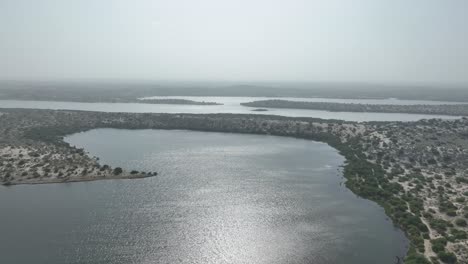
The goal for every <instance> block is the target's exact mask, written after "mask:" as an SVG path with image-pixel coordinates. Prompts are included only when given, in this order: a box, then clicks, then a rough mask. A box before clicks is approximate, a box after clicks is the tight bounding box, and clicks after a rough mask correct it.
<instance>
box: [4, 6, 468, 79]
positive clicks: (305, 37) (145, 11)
mask: <svg viewBox="0 0 468 264" xmlns="http://www.w3.org/2000/svg"><path fill="white" fill-rule="evenodd" d="M67 79H73V80H76V79H85V80H96V79H98V80H101V79H102V80H175V81H178V80H183V81H187V80H215V81H223V80H226V81H301V82H303V81H306V82H307V81H325V82H327V81H330V82H348V81H349V82H371V83H372V82H378V83H450V84H468V1H466V0H411V1H408V0H392V1H389V0H353V1H350V0H321V1H319V0H282V1H278V0H231V1H227V0H196V1H195V0H185V1H184V0H167V1H162V0H80V1H76V0H41V1H38V0H29V1H27V0H0V80H67Z"/></svg>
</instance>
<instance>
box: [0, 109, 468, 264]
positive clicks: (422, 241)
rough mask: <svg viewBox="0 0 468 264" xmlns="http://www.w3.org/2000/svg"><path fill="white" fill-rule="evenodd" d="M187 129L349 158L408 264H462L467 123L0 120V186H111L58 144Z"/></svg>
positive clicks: (94, 116) (103, 169) (102, 171)
mask: <svg viewBox="0 0 468 264" xmlns="http://www.w3.org/2000/svg"><path fill="white" fill-rule="evenodd" d="M101 127H111V128H125V129H143V128H145V129H147V128H154V129H190V130H201V131H219V132H237V133H255V134H272V135H279V136H290V137H298V138H305V139H311V140H317V141H322V142H326V143H328V144H329V145H331V146H333V147H334V148H336V149H337V150H339V151H340V153H341V154H342V155H344V156H345V157H346V160H347V163H346V166H345V169H344V176H345V177H346V179H347V181H346V185H347V187H348V188H350V189H351V190H352V191H353V192H354V193H356V194H357V195H359V196H361V197H363V198H366V199H370V200H373V201H375V202H377V203H378V204H380V205H381V206H382V207H383V208H385V210H386V213H387V214H388V215H389V216H390V217H391V219H392V220H393V222H394V223H395V225H398V226H399V227H400V228H402V229H403V230H404V231H405V233H406V234H407V237H408V238H409V239H410V242H411V248H410V250H409V252H408V256H407V257H406V260H405V261H406V263H413V264H414V263H457V262H458V263H468V239H467V233H468V228H467V221H468V205H467V204H468V203H467V199H468V162H466V161H467V158H468V120H467V119H458V120H435V119H434V120H422V121H418V122H410V123H402V122H382V123H378V122H371V123H354V122H342V121H333V120H320V119H310V118H285V117H278V116H257V115H235V114H210V115H192V114H146V113H145V114H136V113H98V112H81V111H53V110H20V109H4V110H0V182H2V183H3V184H4V185H11V184H22V183H50V182H69V181H85V180H97V179H115V178H140V177H147V176H152V175H154V173H147V172H137V171H133V172H128V171H124V170H123V171H122V170H120V168H110V167H109V166H106V165H101V164H99V160H98V159H97V158H94V157H89V156H88V155H87V154H86V153H85V152H84V151H83V150H81V149H76V148H74V147H72V146H70V145H68V144H67V143H65V142H63V140H62V137H63V136H65V135H67V134H71V133H75V132H79V131H85V130H89V129H93V128H101Z"/></svg>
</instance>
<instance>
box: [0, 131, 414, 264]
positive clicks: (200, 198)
mask: <svg viewBox="0 0 468 264" xmlns="http://www.w3.org/2000/svg"><path fill="white" fill-rule="evenodd" d="M66 141H68V142H70V143H71V144H73V145H77V146H79V147H84V148H85V149H86V150H87V151H89V152H90V155H96V156H99V157H100V158H101V163H103V164H110V165H113V166H122V167H125V168H127V169H139V170H145V171H158V172H159V176H157V177H153V178H148V179H140V180H108V181H97V182H86V183H69V184H50V185H23V186H12V187H8V188H7V187H2V188H0V209H1V211H2V221H1V225H0V234H1V236H0V263H48V264H55V263H57V264H58V263H265V264H266V263H316V264H321V263H351V264H353V263H356V264H366V263H369V264H375V263H383V264H386V263H388V264H393V263H395V262H396V256H397V255H400V256H401V255H402V254H404V252H405V247H406V239H405V238H404V236H403V235H402V233H401V232H400V231H399V230H398V229H396V228H394V227H393V226H392V224H391V222H390V221H388V220H387V217H386V216H385V215H384V213H383V210H382V209H381V208H379V207H378V206H377V205H376V204H374V203H372V202H369V201H366V200H363V199H360V198H357V197H356V196H355V195H354V194H352V193H351V192H350V191H348V190H347V189H346V188H345V187H344V186H343V185H342V182H343V178H342V177H341V171H340V165H342V164H343V162H344V160H343V157H342V156H340V155H339V154H338V153H337V152H336V151H335V150H334V149H332V148H331V147H329V146H327V145H325V144H322V143H316V142H313V141H306V140H299V139H292V138H282V137H274V136H260V135H238V134H222V133H208V132H189V131H163V130H115V129H98V130H92V131H88V132H85V133H79V134H75V135H72V136H69V137H67V138H66Z"/></svg>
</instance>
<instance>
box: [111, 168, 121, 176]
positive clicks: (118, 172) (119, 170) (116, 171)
mask: <svg viewBox="0 0 468 264" xmlns="http://www.w3.org/2000/svg"><path fill="white" fill-rule="evenodd" d="M122 172H123V170H122V168H120V167H117V168H115V169H114V172H113V173H114V175H119V174H121V173H122Z"/></svg>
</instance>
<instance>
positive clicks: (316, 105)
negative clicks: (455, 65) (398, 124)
mask: <svg viewBox="0 0 468 264" xmlns="http://www.w3.org/2000/svg"><path fill="white" fill-rule="evenodd" d="M241 105H243V106H249V107H266V108H290V109H308V110H323V111H330V112H373V113H406V114H423V115H451V116H468V104H441V105H421V104H419V105H391V104H354V103H329V102H305V101H289V100H260V101H253V102H248V103H241Z"/></svg>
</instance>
